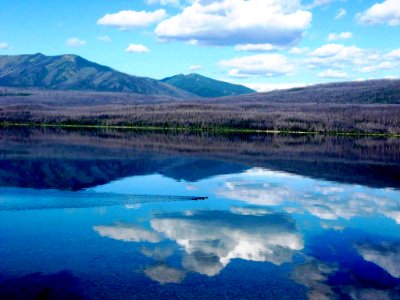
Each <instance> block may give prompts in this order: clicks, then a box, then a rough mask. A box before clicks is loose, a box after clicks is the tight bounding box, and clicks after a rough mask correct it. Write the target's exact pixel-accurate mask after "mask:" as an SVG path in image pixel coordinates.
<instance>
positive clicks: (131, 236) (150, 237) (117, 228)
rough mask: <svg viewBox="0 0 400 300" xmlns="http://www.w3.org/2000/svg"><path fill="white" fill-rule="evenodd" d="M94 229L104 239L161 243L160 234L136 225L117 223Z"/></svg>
mask: <svg viewBox="0 0 400 300" xmlns="http://www.w3.org/2000/svg"><path fill="white" fill-rule="evenodd" d="M93 229H94V230H95V231H96V232H97V233H98V234H99V235H100V236H102V237H108V238H112V239H115V240H119V241H124V242H150V243H158V242H160V241H161V237H160V236H159V234H158V233H156V232H154V231H151V230H148V229H145V228H143V227H141V226H139V225H136V224H128V223H116V224H114V225H111V226H102V225H101V226H94V227H93Z"/></svg>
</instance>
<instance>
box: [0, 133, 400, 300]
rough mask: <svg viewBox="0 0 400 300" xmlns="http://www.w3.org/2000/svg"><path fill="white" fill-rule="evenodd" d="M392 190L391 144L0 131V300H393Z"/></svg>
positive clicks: (397, 151) (398, 214)
mask: <svg viewBox="0 0 400 300" xmlns="http://www.w3.org/2000/svg"><path fill="white" fill-rule="evenodd" d="M399 174H400V139H381V138H347V137H328V136H310V135H307V136H289V135H286V136H280V135H257V134H252V135H233V134H227V135H214V134H212V133H201V134H198V133H181V134H178V133H172V134H163V133H161V132H134V131H126V132H122V131H94V132H92V131H83V132H81V131H74V130H70V131H67V130H59V129H49V130H37V129H28V130H15V129H3V130H0V186H1V187H2V188H0V257H1V264H0V298H1V299H3V298H5V299H7V297H9V295H11V297H14V296H15V295H17V296H19V294H18V292H21V293H22V294H21V297H20V298H23V297H25V298H29V297H31V298H32V297H38V296H42V295H44V296H46V295H48V296H49V297H51V296H52V295H57V297H58V296H59V295H61V296H59V297H62V296H63V295H66V297H67V296H68V297H69V298H74V297H75V298H76V299H79V298H80V297H81V296H82V294H81V293H80V287H81V286H84V287H85V296H86V295H87V296H88V298H89V299H124V300H125V299H138V298H140V299H172V298H178V299H186V298H189V297H191V298H194V299H204V298H209V299H216V298H223V299H243V298H246V299H305V298H306V297H307V294H308V297H309V298H311V299H400V268H399V266H400V231H399V226H400V192H399V190H398V188H399V187H400V175H399ZM139 175H140V176H139ZM28 187H29V188H28ZM49 189H51V190H49ZM82 189H83V190H82ZM81 190H82V191H81ZM194 193H195V194H198V195H203V196H208V197H209V198H208V200H207V201H184V200H190V199H191V197H190V195H192V194H194ZM138 194H144V195H146V194H152V195H154V194H160V195H162V196H161V197H153V198H152V199H150V200H149V199H138V198H135V197H132V196H130V195H138ZM166 195H183V197H178V198H177V197H174V198H173V199H171V197H165V196H166ZM171 200H174V201H171ZM106 205H109V206H108V207H107V209H104V208H101V209H99V207H102V206H106ZM28 208H29V209H30V210H28ZM39 208H41V209H40V210H39ZM63 270H70V271H68V272H67V273H68V274H74V275H73V276H72V275H65V274H64V273H63V272H62V271H63ZM34 272H41V273H34ZM60 272H61V275H60ZM33 274H35V275H33ZM63 274H64V275H63ZM75 277H76V278H75ZM75 279H76V280H75ZM43 293H47V294H46V295H45V294H43ZM4 295H6V296H4ZM68 297H67V298H68ZM14 298H15V297H14ZM69 298H68V299H69Z"/></svg>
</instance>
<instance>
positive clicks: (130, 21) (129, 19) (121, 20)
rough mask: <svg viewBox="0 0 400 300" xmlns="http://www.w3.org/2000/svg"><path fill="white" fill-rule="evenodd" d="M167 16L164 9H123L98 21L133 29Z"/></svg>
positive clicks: (102, 23)
mask: <svg viewBox="0 0 400 300" xmlns="http://www.w3.org/2000/svg"><path fill="white" fill-rule="evenodd" d="M165 17H166V12H165V10H164V9H158V10H156V11H153V12H147V11H135V10H123V11H120V12H118V13H115V14H106V15H105V16H104V17H102V18H101V19H99V20H98V21H97V24H99V25H105V26H114V27H119V28H121V29H133V28H141V27H147V26H149V25H151V24H154V23H157V22H159V21H161V20H162V19H164V18H165Z"/></svg>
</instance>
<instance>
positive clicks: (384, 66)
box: [360, 61, 396, 73]
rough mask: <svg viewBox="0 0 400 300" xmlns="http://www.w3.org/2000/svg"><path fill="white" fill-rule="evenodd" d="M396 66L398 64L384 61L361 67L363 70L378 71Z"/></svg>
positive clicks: (365, 71)
mask: <svg viewBox="0 0 400 300" xmlns="http://www.w3.org/2000/svg"><path fill="white" fill-rule="evenodd" d="M395 67H396V64H395V63H393V62H390V61H383V62H381V63H378V64H374V65H369V66H365V67H362V68H361V70H360V71H361V72H364V73H369V72H376V71H379V70H390V69H393V68H395Z"/></svg>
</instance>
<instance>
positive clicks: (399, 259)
mask: <svg viewBox="0 0 400 300" xmlns="http://www.w3.org/2000/svg"><path fill="white" fill-rule="evenodd" d="M355 248H356V249H357V251H358V253H359V254H360V255H361V256H362V257H363V258H364V259H365V260H366V261H370V262H372V263H374V264H376V265H378V266H379V267H381V268H382V269H384V270H385V271H386V272H388V273H389V274H390V275H392V276H393V277H396V278H400V243H390V242H382V243H379V244H372V243H370V242H365V243H360V244H357V245H356V246H355Z"/></svg>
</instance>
